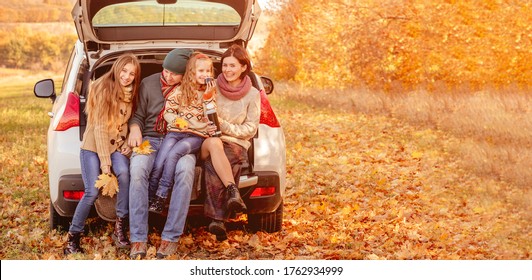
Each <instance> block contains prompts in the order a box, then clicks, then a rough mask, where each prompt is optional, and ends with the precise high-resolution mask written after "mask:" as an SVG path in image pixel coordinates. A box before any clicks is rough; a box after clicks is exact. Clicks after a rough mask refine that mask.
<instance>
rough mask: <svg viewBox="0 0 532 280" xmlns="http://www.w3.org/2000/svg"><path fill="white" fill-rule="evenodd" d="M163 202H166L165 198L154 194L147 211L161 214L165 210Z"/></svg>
mask: <svg viewBox="0 0 532 280" xmlns="http://www.w3.org/2000/svg"><path fill="white" fill-rule="evenodd" d="M165 204H166V198H163V197H160V196H157V195H156V196H155V198H153V200H152V201H150V205H149V207H148V211H150V212H152V213H155V214H159V215H162V214H163V211H164V210H165V209H164V206H165Z"/></svg>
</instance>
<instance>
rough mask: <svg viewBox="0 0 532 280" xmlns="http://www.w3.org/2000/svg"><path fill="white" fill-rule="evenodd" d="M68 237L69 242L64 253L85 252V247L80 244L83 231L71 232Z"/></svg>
mask: <svg viewBox="0 0 532 280" xmlns="http://www.w3.org/2000/svg"><path fill="white" fill-rule="evenodd" d="M67 237H68V239H67V244H66V246H65V249H64V250H63V253H65V255H69V254H75V253H82V254H83V249H82V248H81V247H80V245H79V241H80V239H81V232H69V233H68V235H67Z"/></svg>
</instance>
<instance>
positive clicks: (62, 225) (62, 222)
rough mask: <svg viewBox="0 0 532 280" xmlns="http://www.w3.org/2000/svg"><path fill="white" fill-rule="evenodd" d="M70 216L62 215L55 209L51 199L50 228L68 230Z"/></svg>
mask: <svg viewBox="0 0 532 280" xmlns="http://www.w3.org/2000/svg"><path fill="white" fill-rule="evenodd" d="M70 221H71V218H68V217H63V216H61V215H59V213H57V211H55V208H54V206H53V205H52V201H50V230H54V229H57V231H68V227H69V226H70Z"/></svg>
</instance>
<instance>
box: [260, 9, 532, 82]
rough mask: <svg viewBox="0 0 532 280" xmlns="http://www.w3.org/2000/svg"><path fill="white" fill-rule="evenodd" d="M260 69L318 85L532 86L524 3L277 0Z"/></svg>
mask: <svg viewBox="0 0 532 280" xmlns="http://www.w3.org/2000/svg"><path fill="white" fill-rule="evenodd" d="M276 4H277V5H278V6H277V8H276V9H274V10H273V11H272V12H270V13H271V16H272V21H271V22H270V23H269V24H270V26H269V37H268V39H267V41H266V44H265V46H264V48H263V50H262V51H261V52H260V54H261V56H260V57H259V58H258V60H257V62H258V63H257V67H258V68H260V69H261V72H264V73H269V74H270V75H271V76H272V77H273V78H274V79H278V80H286V79H288V80H293V81H296V82H298V83H301V84H304V85H307V86H312V87H318V88H331V87H332V88H347V87H368V88H370V89H374V90H391V91H403V90H412V89H416V88H424V89H429V90H430V89H434V88H436V87H440V88H441V87H445V88H454V87H463V86H466V87H469V88H472V89H478V88H483V87H498V88H500V87H515V86H518V87H520V88H529V87H530V84H531V78H530V77H532V4H531V2H530V1H525V0H465V1H455V0H380V1H373V0H330V1H319V0H278V1H276Z"/></svg>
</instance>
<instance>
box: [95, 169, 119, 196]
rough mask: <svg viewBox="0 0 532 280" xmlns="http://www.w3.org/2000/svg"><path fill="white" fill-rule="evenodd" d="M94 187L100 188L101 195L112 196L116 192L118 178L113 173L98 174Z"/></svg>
mask: <svg viewBox="0 0 532 280" xmlns="http://www.w3.org/2000/svg"><path fill="white" fill-rule="evenodd" d="M94 187H96V188H97V189H99V190H101V191H102V194H103V195H108V196H110V197H113V196H115V194H116V193H117V192H118V180H117V179H116V176H115V175H113V174H100V176H98V180H96V184H94Z"/></svg>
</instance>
